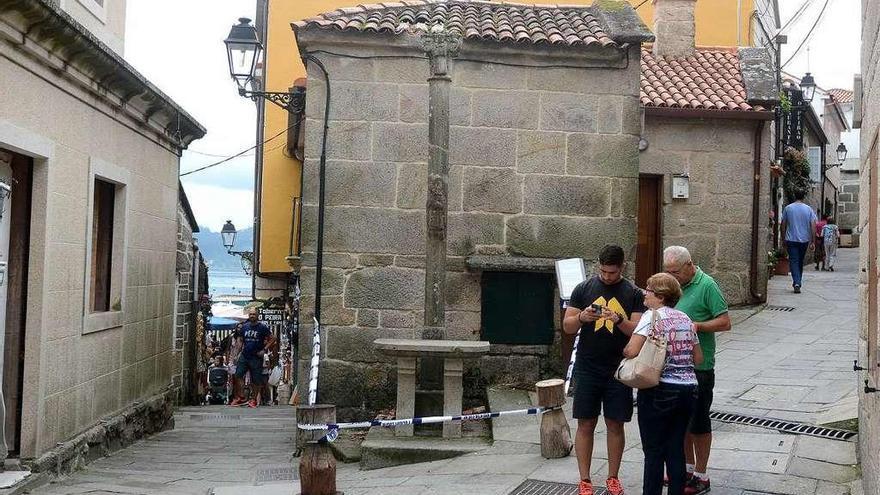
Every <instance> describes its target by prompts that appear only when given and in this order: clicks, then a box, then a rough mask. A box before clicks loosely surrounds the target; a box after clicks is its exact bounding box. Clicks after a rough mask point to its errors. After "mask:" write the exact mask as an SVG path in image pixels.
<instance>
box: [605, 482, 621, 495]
mask: <svg viewBox="0 0 880 495" xmlns="http://www.w3.org/2000/svg"><path fill="white" fill-rule="evenodd" d="M605 488H607V489H608V495H624V493H623V485H621V484H620V480H619V479H617V478H608V479H607V480H605Z"/></svg>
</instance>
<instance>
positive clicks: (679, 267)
mask: <svg viewBox="0 0 880 495" xmlns="http://www.w3.org/2000/svg"><path fill="white" fill-rule="evenodd" d="M663 270H664V271H665V272H666V273H668V274H670V275H672V276H673V277H675V278H676V280H678V282H679V283H680V284H681V299H679V301H678V304H677V305H676V306H675V309H677V310H679V311H682V312H684V313H685V314H686V315H688V316H689V317H690V319H691V321H693V322H694V326H695V327H696V330H697V336H698V337H699V339H700V347H701V348H702V350H703V363H702V364H699V365H697V366H695V371H696V374H697V403H696V406H695V408H694V413H693V416H692V417H691V423H690V426H689V431H688V434H687V436H686V437H685V443H684V452H685V460H686V461H687V468H688V473H692V474H693V475H692V476H690V477H689V480H688V483H687V486H686V487H685V495H698V494H702V493H707V492H708V491H709V490H710V486H709V476H708V475H707V468H708V464H709V451H710V450H711V448H712V420H711V419H710V418H709V410H710V409H711V407H712V390H713V389H714V388H715V333H716V332H726V331H727V330H730V315H729V314H728V312H727V301H725V300H724V295H723V294H722V293H721V289H720V288H719V287H718V284H717V283H716V282H715V279H713V278H712V277H710V276H709V275H707V274H706V273H704V272H703V270H700V268H699V267H698V266H696V265H694V262H693V260H692V259H691V253H690V252H689V251H688V250H687V249H686V248H684V247H681V246H670V247H668V248H666V249H665V250H664V251H663Z"/></svg>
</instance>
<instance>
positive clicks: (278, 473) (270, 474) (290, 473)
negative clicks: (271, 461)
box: [254, 465, 299, 483]
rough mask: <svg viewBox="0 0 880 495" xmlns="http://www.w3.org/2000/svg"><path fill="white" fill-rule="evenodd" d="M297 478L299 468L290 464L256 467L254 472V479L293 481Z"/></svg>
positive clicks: (259, 480)
mask: <svg viewBox="0 0 880 495" xmlns="http://www.w3.org/2000/svg"><path fill="white" fill-rule="evenodd" d="M298 479H299V469H298V468H295V467H292V466H285V465H280V466H272V467H266V468H262V469H258V470H257V472H256V473H255V474H254V481H256V482H258V483H259V482H268V481H293V480H298Z"/></svg>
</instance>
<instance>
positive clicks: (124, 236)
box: [82, 158, 131, 334]
mask: <svg viewBox="0 0 880 495" xmlns="http://www.w3.org/2000/svg"><path fill="white" fill-rule="evenodd" d="M95 179H100V180H103V181H106V182H110V183H113V184H116V203H115V205H114V210H113V254H112V259H111V268H110V294H111V295H110V311H100V312H93V311H92V294H91V292H92V290H91V282H90V281H91V276H92V226H93V225H94V211H95ZM130 183H131V173H130V172H129V171H128V170H126V169H125V168H122V167H120V166H118V165H114V164H112V163H108V162H105V161H103V160H100V159H97V158H91V159H90V161H89V187H88V191H89V192H88V204H87V205H86V207H87V209H86V215H87V216H86V218H87V220H86V253H85V278H84V280H85V283H84V284H83V285H84V287H83V289H84V290H83V330H82V333H83V334H88V333H93V332H100V331H101V330H108V329H110V328H118V327H121V326H122V325H123V323H124V322H125V309H126V308H125V293H126V286H127V285H128V282H127V276H126V267H127V266H128V265H127V259H126V258H127V257H128V249H127V248H128V230H127V229H126V226H127V225H128V208H127V199H128V198H127V196H128V185H129V184H130ZM117 301H118V305H119V309H118V310H114V309H113V307H115V306H116V302H117Z"/></svg>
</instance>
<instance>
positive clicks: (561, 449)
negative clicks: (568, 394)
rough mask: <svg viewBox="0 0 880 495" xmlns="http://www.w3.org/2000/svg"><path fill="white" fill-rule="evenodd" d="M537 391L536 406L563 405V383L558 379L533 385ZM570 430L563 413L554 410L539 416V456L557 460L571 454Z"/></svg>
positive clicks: (560, 410)
mask: <svg viewBox="0 0 880 495" xmlns="http://www.w3.org/2000/svg"><path fill="white" fill-rule="evenodd" d="M535 389H537V391H538V405H539V406H541V407H562V405H563V404H565V381H563V380H560V379H558V378H554V379H551V380H543V381H540V382H538V383H536V384H535ZM571 446H572V444H571V428H569V426H568V420H566V419H565V412H564V411H563V410H562V409H556V410H553V411H550V412H545V413H544V414H542V415H541V456H542V457H544V458H546V459H558V458H560V457H566V456H567V455H568V454H569V453H571Z"/></svg>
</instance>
